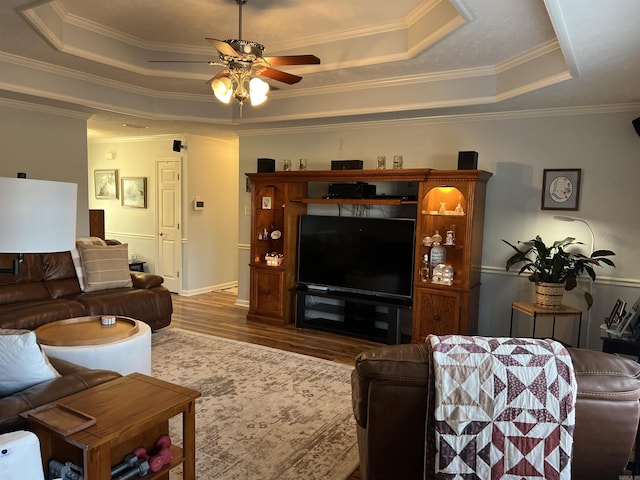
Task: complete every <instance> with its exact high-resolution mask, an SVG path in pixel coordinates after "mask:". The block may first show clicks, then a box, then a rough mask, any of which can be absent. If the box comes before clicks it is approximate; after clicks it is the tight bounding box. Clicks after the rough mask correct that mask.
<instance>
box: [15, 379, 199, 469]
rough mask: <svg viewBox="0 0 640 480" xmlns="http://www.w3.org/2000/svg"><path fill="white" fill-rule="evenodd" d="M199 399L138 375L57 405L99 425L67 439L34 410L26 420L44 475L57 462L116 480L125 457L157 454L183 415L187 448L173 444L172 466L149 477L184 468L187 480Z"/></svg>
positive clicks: (186, 390) (179, 388) (192, 464)
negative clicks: (161, 440) (34, 437)
mask: <svg viewBox="0 0 640 480" xmlns="http://www.w3.org/2000/svg"><path fill="white" fill-rule="evenodd" d="M199 396H200V392H198V391H196V390H191V389H189V388H185V387H182V386H179V385H175V384H172V383H169V382H165V381H163V380H159V379H156V378H152V377H148V376H146V375H142V374H140V373H133V374H131V375H128V376H126V377H121V378H118V379H116V380H112V381H110V382H107V383H104V384H101V385H98V386H95V387H92V388H89V389H87V390H84V391H82V392H79V393H76V394H74V395H71V396H69V397H65V398H63V399H61V400H58V401H56V402H55V403H56V404H58V405H61V406H63V407H64V408H67V409H73V410H75V411H78V412H82V413H83V414H85V415H87V416H90V417H93V418H95V419H96V423H95V425H92V426H90V427H87V428H86V429H84V430H81V431H79V432H77V433H72V434H70V435H67V436H65V435H62V434H60V433H58V432H56V431H55V430H53V429H52V428H50V427H48V426H47V425H45V424H43V423H41V422H39V421H37V420H36V419H35V418H34V417H32V416H30V415H29V413H30V412H26V413H25V414H23V416H25V417H26V418H27V421H28V422H29V427H30V430H32V431H33V432H34V433H35V434H36V435H37V436H38V438H39V439H40V448H41V451H42V461H43V464H44V468H45V472H48V471H49V467H48V465H49V461H50V460H52V459H55V460H58V461H60V462H62V463H65V462H67V461H70V462H73V463H75V464H76V465H79V466H81V467H82V468H83V470H84V478H85V479H88V480H111V469H112V468H113V467H114V466H116V465H118V464H120V463H121V462H122V460H123V458H124V457H125V456H126V455H128V454H130V453H132V452H133V450H134V449H136V448H137V447H144V448H146V449H147V451H148V452H153V451H154V450H155V442H156V440H157V439H158V437H159V436H160V435H163V434H167V433H168V432H169V419H170V418H172V417H174V416H176V415H182V436H183V443H182V446H179V445H172V447H171V449H172V451H173V460H172V461H171V463H170V464H169V465H167V466H165V467H164V468H163V469H162V470H160V471H159V472H157V473H151V472H150V473H149V474H147V475H146V476H145V477H144V478H145V479H163V480H168V479H169V470H171V469H172V468H174V467H176V466H177V465H180V464H182V465H183V479H184V480H195V400H196V399H197V398H198V397H199ZM42 408H43V407H39V408H38V409H36V410H41V409H42ZM32 412H33V411H32ZM136 478H138V477H136Z"/></svg>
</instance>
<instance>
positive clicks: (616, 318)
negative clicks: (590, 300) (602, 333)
mask: <svg viewBox="0 0 640 480" xmlns="http://www.w3.org/2000/svg"><path fill="white" fill-rule="evenodd" d="M626 304H627V303H626V302H625V301H624V300H623V299H622V298H618V300H616V303H615V304H614V305H613V309H612V310H611V314H610V315H609V316H608V317H607V318H605V323H606V325H607V328H608V329H611V328H615V327H616V326H617V325H618V323H620V322H621V320H622V315H623V314H624V307H625V306H626Z"/></svg>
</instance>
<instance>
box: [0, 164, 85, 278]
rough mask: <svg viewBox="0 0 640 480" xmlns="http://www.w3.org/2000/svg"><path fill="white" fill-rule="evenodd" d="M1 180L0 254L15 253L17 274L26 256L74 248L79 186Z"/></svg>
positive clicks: (12, 269) (10, 270)
mask: <svg viewBox="0 0 640 480" xmlns="http://www.w3.org/2000/svg"><path fill="white" fill-rule="evenodd" d="M24 177H25V176H24V174H18V178H7V177H0V253H9V254H15V255H16V258H15V260H14V261H13V267H9V268H0V273H8V274H13V275H18V273H19V269H20V263H21V262H22V260H23V258H24V254H25V253H49V252H63V251H67V250H71V249H73V248H74V247H75V238H76V206H77V200H78V198H77V196H78V193H77V192H78V185H77V184H75V183H65V182H52V181H45V180H31V179H27V178H24Z"/></svg>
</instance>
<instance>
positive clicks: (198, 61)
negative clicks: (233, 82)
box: [149, 60, 220, 65]
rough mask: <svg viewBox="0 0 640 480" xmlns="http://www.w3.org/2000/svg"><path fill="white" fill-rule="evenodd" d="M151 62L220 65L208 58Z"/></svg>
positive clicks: (154, 61)
mask: <svg viewBox="0 0 640 480" xmlns="http://www.w3.org/2000/svg"><path fill="white" fill-rule="evenodd" d="M149 63H206V64H207V65H220V64H216V63H215V62H212V61H206V60H205V61H202V60H149Z"/></svg>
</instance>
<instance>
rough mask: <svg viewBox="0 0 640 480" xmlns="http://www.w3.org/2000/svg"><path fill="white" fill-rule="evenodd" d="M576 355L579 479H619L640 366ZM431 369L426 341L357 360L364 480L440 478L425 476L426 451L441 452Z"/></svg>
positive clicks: (633, 428) (639, 394)
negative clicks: (430, 407)
mask: <svg viewBox="0 0 640 480" xmlns="http://www.w3.org/2000/svg"><path fill="white" fill-rule="evenodd" d="M569 352H570V355H571V357H572V360H573V366H574V370H575V375H576V381H577V385H578V396H577V402H576V426H575V431H574V445H573V461H572V467H571V470H572V478H573V480H593V479H598V480H607V479H612V480H618V479H619V475H621V474H622V473H623V470H624V469H625V467H626V466H627V462H628V461H629V459H630V457H633V455H632V450H633V446H634V441H635V439H636V433H637V431H638V420H639V418H640V403H639V400H640V365H639V364H637V363H636V362H634V361H632V360H629V359H626V358H620V357H617V356H615V355H611V354H607V353H602V352H596V351H592V350H585V349H569ZM431 372H432V366H431V364H430V355H429V353H428V351H427V345H426V344H411V345H392V346H383V347H378V348H374V349H371V350H369V351H366V352H363V353H362V354H360V355H359V356H358V357H357V358H356V362H355V370H354V371H353V374H352V400H353V411H354V415H355V418H356V422H357V427H356V428H357V435H358V446H359V452H360V475H361V477H362V478H363V479H364V480H382V479H385V480H392V479H393V480H397V479H403V480H412V479H416V480H418V479H422V478H432V476H431V475H427V476H426V477H423V474H424V469H425V454H426V455H434V448H433V446H431V445H430V446H429V447H426V446H425V444H426V443H427V442H425V428H430V427H425V425H429V424H430V422H432V418H433V413H431V415H430V417H431V420H430V422H427V421H426V418H427V408H426V405H427V395H428V394H429V391H428V379H429V377H430V375H431V374H432V373H431ZM431 425H432V423H431ZM430 443H431V442H429V444H430ZM425 450H426V452H425Z"/></svg>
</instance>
